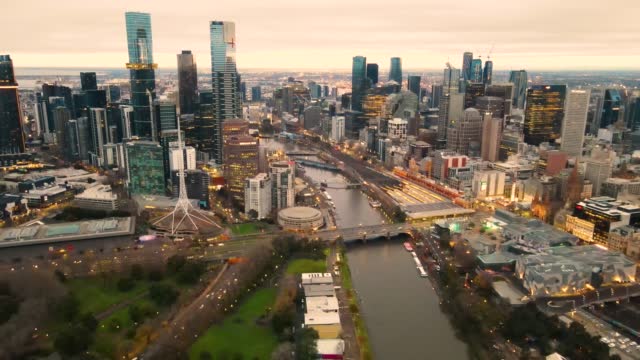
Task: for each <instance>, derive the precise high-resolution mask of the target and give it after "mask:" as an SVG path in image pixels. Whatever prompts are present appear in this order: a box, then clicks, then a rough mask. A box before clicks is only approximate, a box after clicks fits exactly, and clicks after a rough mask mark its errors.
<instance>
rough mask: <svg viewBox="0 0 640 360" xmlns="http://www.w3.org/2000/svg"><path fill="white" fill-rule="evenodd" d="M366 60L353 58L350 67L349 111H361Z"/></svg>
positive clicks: (364, 86) (364, 89)
mask: <svg viewBox="0 0 640 360" xmlns="http://www.w3.org/2000/svg"><path fill="white" fill-rule="evenodd" d="M366 85H367V58H366V57H364V56H354V57H353V63H352V65H351V109H352V110H355V111H362V99H363V98H364V92H365V91H366V90H367V86H366Z"/></svg>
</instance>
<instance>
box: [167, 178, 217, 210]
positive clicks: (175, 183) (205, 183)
mask: <svg viewBox="0 0 640 360" xmlns="http://www.w3.org/2000/svg"><path fill="white" fill-rule="evenodd" d="M178 176H180V172H179V171H172V172H171V184H172V188H173V189H172V193H173V196H179V194H180V178H179V177H178ZM210 181H211V179H210V176H209V173H207V172H206V171H203V170H198V169H191V170H184V186H185V190H187V197H188V198H189V199H197V200H198V204H199V205H200V208H203V209H209V208H211V206H210V204H209V184H210Z"/></svg>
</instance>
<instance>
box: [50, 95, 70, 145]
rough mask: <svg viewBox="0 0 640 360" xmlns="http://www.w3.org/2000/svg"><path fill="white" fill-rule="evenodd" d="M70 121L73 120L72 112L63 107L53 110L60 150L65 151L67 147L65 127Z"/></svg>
mask: <svg viewBox="0 0 640 360" xmlns="http://www.w3.org/2000/svg"><path fill="white" fill-rule="evenodd" d="M69 120H71V112H69V109H67V108H66V107H62V106H61V107H57V108H55V109H53V123H54V124H55V125H56V131H55V134H56V143H57V144H58V148H59V149H60V150H62V149H64V148H65V147H66V145H67V144H66V142H65V139H64V134H65V127H66V125H67V122H69Z"/></svg>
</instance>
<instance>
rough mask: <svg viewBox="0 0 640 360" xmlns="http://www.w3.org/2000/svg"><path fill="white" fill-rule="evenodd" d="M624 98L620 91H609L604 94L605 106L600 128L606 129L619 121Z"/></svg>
mask: <svg viewBox="0 0 640 360" xmlns="http://www.w3.org/2000/svg"><path fill="white" fill-rule="evenodd" d="M621 106H622V97H621V96H620V91H619V90H618V89H607V90H605V92H604V104H603V106H602V117H601V118H600V128H601V129H605V128H606V127H607V126H609V125H613V124H615V123H616V122H617V121H618V117H619V116H620V108H621Z"/></svg>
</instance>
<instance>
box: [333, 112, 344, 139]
mask: <svg viewBox="0 0 640 360" xmlns="http://www.w3.org/2000/svg"><path fill="white" fill-rule="evenodd" d="M343 138H344V116H334V117H332V118H331V140H333V141H334V142H340V141H342V139H343Z"/></svg>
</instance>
